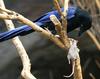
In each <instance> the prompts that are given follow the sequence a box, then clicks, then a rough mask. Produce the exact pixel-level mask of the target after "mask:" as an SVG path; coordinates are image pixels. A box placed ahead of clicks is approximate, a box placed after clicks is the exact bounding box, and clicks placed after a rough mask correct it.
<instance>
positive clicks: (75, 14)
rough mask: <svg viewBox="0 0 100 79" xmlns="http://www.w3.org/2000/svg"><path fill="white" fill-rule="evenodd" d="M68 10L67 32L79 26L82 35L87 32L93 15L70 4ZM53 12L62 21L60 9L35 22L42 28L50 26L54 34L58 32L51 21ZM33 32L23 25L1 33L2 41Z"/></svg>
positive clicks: (0, 40)
mask: <svg viewBox="0 0 100 79" xmlns="http://www.w3.org/2000/svg"><path fill="white" fill-rule="evenodd" d="M61 10H62V11H63V8H61ZM67 12H68V13H67V18H66V20H67V21H68V25H67V32H71V31H72V30H74V29H76V28H78V27H79V28H80V30H79V34H78V35H79V36H80V35H81V34H82V33H83V32H85V31H86V30H88V29H89V28H90V27H91V23H92V19H91V16H90V15H89V13H88V12H86V11H85V10H83V9H81V8H79V7H75V6H69V8H68V11H67ZM52 14H53V15H55V16H56V17H57V18H58V19H59V20H60V21H61V17H60V15H59V13H58V11H56V10H54V11H51V12H48V13H46V14H44V15H42V16H41V17H39V18H38V19H36V20H35V21H33V22H35V23H36V24H37V25H39V26H40V27H42V28H48V29H49V30H50V31H51V32H52V33H53V34H56V31H55V27H54V24H53V23H52V22H51V20H50V18H49V17H50V15H52ZM32 32H34V30H33V29H32V28H31V27H30V26H28V25H23V26H21V27H18V28H16V29H14V30H10V31H7V32H3V33H0V42H2V41H5V40H8V39H11V38H13V37H15V36H24V35H27V34H29V33H32Z"/></svg>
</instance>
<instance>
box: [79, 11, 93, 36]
mask: <svg viewBox="0 0 100 79" xmlns="http://www.w3.org/2000/svg"><path fill="white" fill-rule="evenodd" d="M78 17H79V20H80V26H79V27H80V29H79V34H78V35H79V36H81V35H82V34H83V33H84V32H85V31H87V30H88V29H90V28H91V26H92V17H91V16H90V14H89V13H88V12H87V11H85V10H83V9H79V10H78Z"/></svg>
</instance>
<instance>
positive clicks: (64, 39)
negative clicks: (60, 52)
mask: <svg viewBox="0 0 100 79" xmlns="http://www.w3.org/2000/svg"><path fill="white" fill-rule="evenodd" d="M68 1H69V0H67V1H65V2H68ZM54 4H55V8H56V9H57V10H58V12H59V14H60V15H61V19H62V26H61V27H62V29H61V31H62V32H61V34H62V35H61V36H62V37H61V39H62V42H63V43H64V45H65V46H66V47H68V48H69V47H70V41H69V40H68V36H67V34H66V33H67V21H66V18H67V17H66V15H67V12H66V13H65V11H66V10H68V3H65V4H67V7H66V6H65V5H64V13H65V15H64V14H63V12H62V11H61V9H60V5H59V3H58V1H57V0H54Z"/></svg>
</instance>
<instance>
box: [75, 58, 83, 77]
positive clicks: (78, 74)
mask: <svg viewBox="0 0 100 79" xmlns="http://www.w3.org/2000/svg"><path fill="white" fill-rule="evenodd" d="M74 79H83V77H82V69H81V65H80V58H78V59H76V60H75V72H74Z"/></svg>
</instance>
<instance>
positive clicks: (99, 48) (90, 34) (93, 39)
mask: <svg viewBox="0 0 100 79" xmlns="http://www.w3.org/2000/svg"><path fill="white" fill-rule="evenodd" d="M87 34H88V35H89V37H90V38H91V39H92V41H93V42H94V43H95V45H96V47H97V48H98V50H99V51H100V43H99V41H98V40H97V39H96V37H95V36H94V35H93V33H92V32H90V31H89V30H88V31H87Z"/></svg>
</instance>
